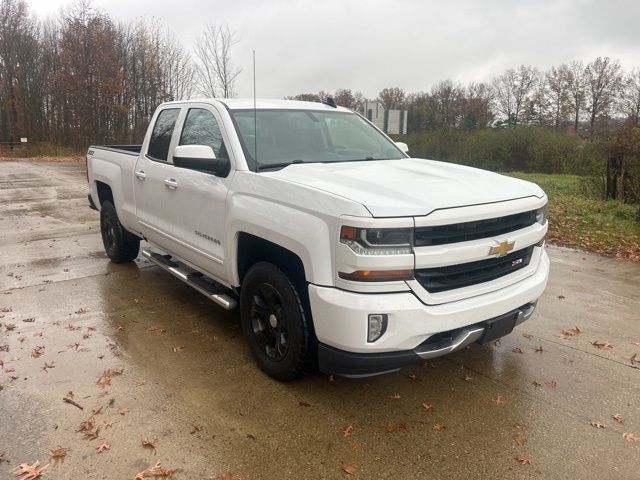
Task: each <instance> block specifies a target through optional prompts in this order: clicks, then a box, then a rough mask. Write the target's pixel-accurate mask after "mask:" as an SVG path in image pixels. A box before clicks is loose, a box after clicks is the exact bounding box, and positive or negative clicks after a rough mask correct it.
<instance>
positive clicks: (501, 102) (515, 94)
mask: <svg viewBox="0 0 640 480" xmlns="http://www.w3.org/2000/svg"><path fill="white" fill-rule="evenodd" d="M539 77H540V74H539V72H538V70H537V69H536V68H534V67H530V66H526V65H521V66H520V67H519V68H518V69H517V70H514V69H511V68H510V69H508V70H507V71H506V72H504V73H503V74H502V75H500V76H499V77H498V78H496V79H495V80H494V82H493V86H494V89H495V94H496V103H497V107H498V111H500V113H502V114H503V115H504V116H505V117H506V121H507V125H509V126H514V125H518V124H519V123H521V122H522V120H523V117H524V116H525V115H524V114H525V111H526V109H527V108H528V107H529V104H530V103H531V102H532V101H533V98H534V97H533V95H534V93H535V90H536V86H537V83H538V80H539Z"/></svg>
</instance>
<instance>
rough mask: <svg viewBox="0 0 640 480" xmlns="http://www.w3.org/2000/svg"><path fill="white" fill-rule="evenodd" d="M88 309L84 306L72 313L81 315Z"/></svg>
mask: <svg viewBox="0 0 640 480" xmlns="http://www.w3.org/2000/svg"><path fill="white" fill-rule="evenodd" d="M88 311H89V310H87V309H86V308H81V309H80V310H76V311H75V312H74V313H75V314H76V315H82V314H83V313H87V312H88Z"/></svg>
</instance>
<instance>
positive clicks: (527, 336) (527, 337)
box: [522, 333, 533, 340]
mask: <svg viewBox="0 0 640 480" xmlns="http://www.w3.org/2000/svg"><path fill="white" fill-rule="evenodd" d="M522 336H523V337H524V338H526V339H528V340H531V339H532V338H533V335H531V334H530V333H523V334H522Z"/></svg>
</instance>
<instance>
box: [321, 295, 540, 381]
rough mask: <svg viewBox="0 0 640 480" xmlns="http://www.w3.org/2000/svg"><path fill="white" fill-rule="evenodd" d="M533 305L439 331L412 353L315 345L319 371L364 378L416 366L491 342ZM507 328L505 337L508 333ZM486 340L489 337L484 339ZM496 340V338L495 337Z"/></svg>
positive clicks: (527, 315) (530, 311)
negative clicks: (501, 328)
mask: <svg viewBox="0 0 640 480" xmlns="http://www.w3.org/2000/svg"><path fill="white" fill-rule="evenodd" d="M536 303H537V302H531V303H527V304H526V305H523V306H522V307H520V308H518V309H515V310H513V311H511V312H508V313H506V314H504V315H500V316H499V317H496V318H492V319H489V320H486V321H484V322H480V323H477V324H475V325H469V326H468V327H463V328H459V329H457V330H453V331H449V332H442V333H439V334H437V335H434V336H432V337H430V338H429V339H428V340H427V341H425V342H424V343H423V344H421V345H418V347H416V348H415V349H413V350H405V351H401V352H381V353H352V352H346V351H344V350H339V349H337V348H332V347H330V346H328V345H324V344H320V345H319V346H318V363H319V367H320V370H321V371H322V372H325V373H331V374H336V375H341V376H344V377H353V378H357V377H368V376H372V375H381V374H384V373H391V372H394V371H397V370H399V369H400V368H401V367H404V366H406V365H411V364H418V363H421V362H424V361H425V360H428V359H430V358H436V357H441V356H442V355H446V354H448V353H453V352H457V351H458V350H462V349H463V348H465V347H467V346H468V345H471V344H472V343H476V342H477V343H486V342H487V341H493V340H494V339H495V337H494V336H487V333H489V332H490V330H491V329H492V327H493V326H494V325H502V324H503V323H507V325H508V326H509V327H510V328H512V327H514V326H516V325H520V324H521V323H522V322H524V321H526V320H528V319H529V318H530V317H531V315H533V311H534V310H535V308H536ZM510 328H507V330H505V331H504V332H500V333H499V335H500V334H502V333H504V334H505V335H507V334H509V333H510V332H511V329H510ZM487 338H489V339H488V340H487ZM498 338H499V337H498Z"/></svg>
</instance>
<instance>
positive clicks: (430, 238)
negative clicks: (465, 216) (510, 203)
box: [414, 210, 536, 247]
mask: <svg viewBox="0 0 640 480" xmlns="http://www.w3.org/2000/svg"><path fill="white" fill-rule="evenodd" d="M535 222H536V210H531V211H529V212H522V213H516V214H513V215H507V216H504V217H498V218H489V219H486V220H478V221H474V222H464V223H455V224H452V225H437V226H433V227H418V228H416V230H415V239H414V241H415V246H416V247H428V246H434V245H445V244H447V243H458V242H466V241H469V240H478V239H481V238H489V237H495V236H497V235H502V234H504V233H509V232H514V231H516V230H520V229H521V228H525V227H528V226H530V225H533V224H534V223H535Z"/></svg>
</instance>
